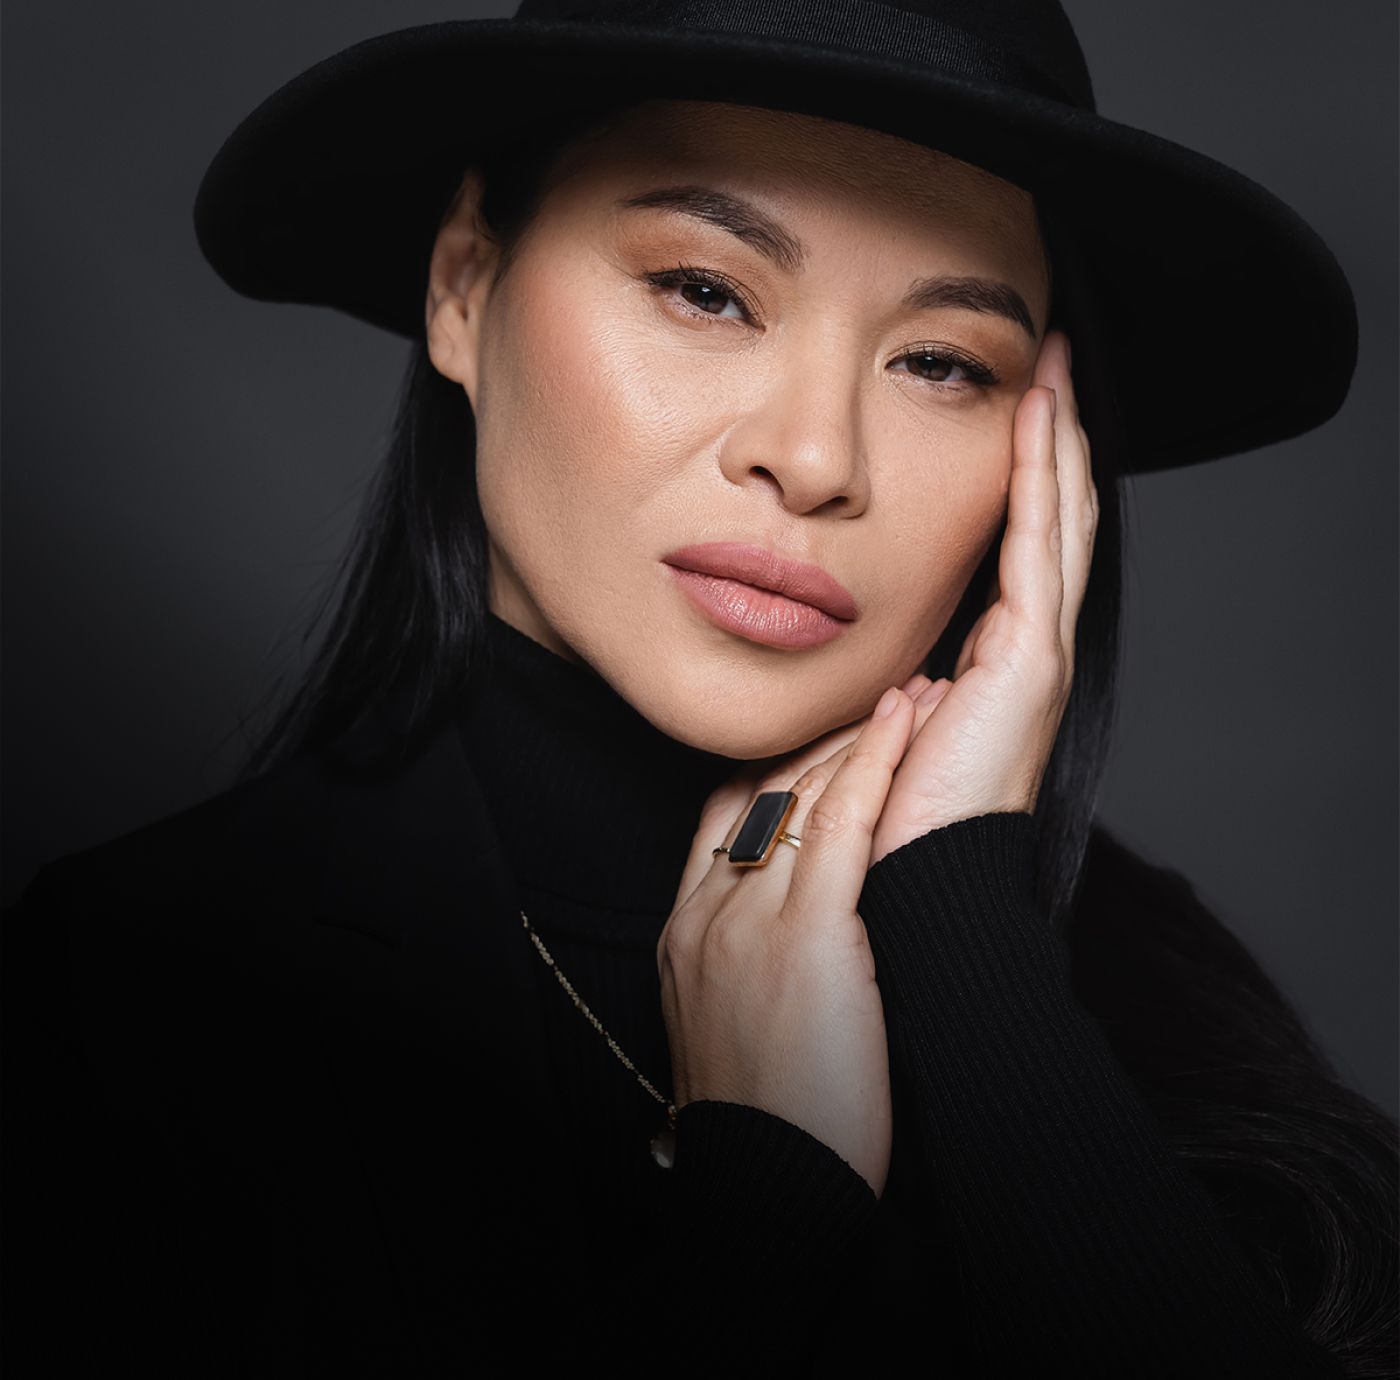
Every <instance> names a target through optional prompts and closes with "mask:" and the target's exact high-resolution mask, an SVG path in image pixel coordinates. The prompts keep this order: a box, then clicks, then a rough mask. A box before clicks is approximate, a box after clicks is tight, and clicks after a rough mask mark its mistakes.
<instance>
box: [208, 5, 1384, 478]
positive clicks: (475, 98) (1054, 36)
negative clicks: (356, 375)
mask: <svg viewBox="0 0 1400 1380" xmlns="http://www.w3.org/2000/svg"><path fill="white" fill-rule="evenodd" d="M655 98H669V99H691V100H717V101H728V102H733V103H736V104H742V105H755V106H765V107H769V108H772V109H781V110H791V111H796V112H801V113H806V114H811V115H819V116H824V117H827V118H829V119H834V120H841V121H845V122H848V123H851V124H857V125H864V126H868V127H870V128H873V129H878V130H882V131H884V132H886V133H890V134H894V135H898V136H900V137H902V138H905V139H909V140H912V141H913V142H916V143H920V144H925V145H928V146H930V147H933V148H937V149H941V150H943V151H944V152H946V153H949V154H951V155H953V156H954V157H957V158H961V159H963V160H965V161H967V162H969V163H975V164H978V165H979V166H982V167H984V168H986V169H988V170H989V171H991V172H993V173H995V174H997V175H998V176H1000V177H1002V178H1004V179H1006V180H1007V181H1010V182H1013V183H1016V184H1017V185H1019V186H1021V187H1023V188H1025V189H1026V190H1028V191H1029V192H1031V193H1032V194H1033V195H1034V196H1035V197H1036V198H1037V201H1038V203H1040V204H1041V205H1042V207H1046V208H1053V215H1054V218H1055V220H1056V223H1057V224H1062V225H1064V226H1065V227H1067V234H1068V236H1069V237H1070V238H1071V239H1072V241H1073V243H1074V244H1075V246H1076V250H1075V255H1076V260H1077V261H1078V262H1079V263H1081V264H1082V265H1083V266H1084V272H1085V273H1086V274H1087V275H1088V277H1089V279H1090V280H1091V286H1092V292H1093V297H1094V300H1095V303H1096V311H1097V313H1098V319H1099V321H1100V323H1101V326H1102V329H1103V331H1104V334H1105V336H1106V338H1107V339H1108V340H1110V341H1111V342H1112V351H1113V356H1114V361H1115V364H1114V366H1113V378H1112V386H1113V390H1114V393H1115V395H1116V400H1117V409H1118V413H1119V416H1120V419H1121V427H1122V433H1123V437H1124V446H1123V452H1124V454H1123V460H1122V465H1123V468H1124V469H1125V470H1128V471H1132V472H1142V471H1148V470H1161V469H1167V468H1171V467H1176V466H1182V465H1190V464H1194V463H1197V462H1200V461H1204V460H1211V459H1214V458H1217V457H1220V456H1225V455H1231V454H1237V453H1239V452H1241V451H1246V450H1251V449H1254V448H1256V447H1259V446H1263V445H1268V444H1270V443H1272V442H1277V441H1282V440H1286V439H1288V438H1289V437H1293V436H1298V435H1301V434H1302V433H1303V432H1306V431H1309V430H1311V429H1312V428H1314V427H1317V426H1320V425H1321V424H1322V423H1323V422H1325V421H1327V420H1328V418H1330V417H1331V416H1333V415H1334V414H1335V413H1336V411H1337V409H1338V408H1339V407H1340V406H1341V404H1342V402H1343V400H1344V399H1345V397H1346V394H1347V390H1348V388H1349V387H1350V384H1351V378H1352V375H1353V372H1354V370H1355V365H1356V350H1357V319H1356V307H1355V302H1354V300H1353V297H1352V293H1351V289H1350V287H1349V285H1348V283H1347V280H1346V277H1345V276H1344V274H1343V272H1342V270H1341V268H1340V266H1339V265H1338V263H1337V261H1336V258H1335V257H1334V256H1333V254H1332V253H1331V251H1330V250H1329V249H1328V247H1327V246H1326V244H1325V243H1324V242H1323V241H1322V239H1321V238H1320V237H1319V236H1318V234H1317V233H1316V232H1315V231H1314V230H1313V229H1312V228H1311V227H1310V226H1309V225H1308V224H1307V223H1306V222H1305V221H1304V220H1303V219H1302V218H1301V217H1300V216H1299V215H1298V214H1297V213H1296V212H1295V211H1293V210H1292V209H1291V208H1290V207H1289V206H1288V205H1286V204H1285V203H1284V202H1283V201H1281V200H1280V199H1279V198H1278V197H1276V196H1274V195H1273V194H1272V193H1271V192H1269V191H1268V190H1267V189H1266V188H1264V187H1262V186H1260V185H1259V184H1258V183H1257V182H1255V181H1253V180H1252V179H1250V178H1248V177H1246V176H1244V175H1243V174H1242V173H1239V172H1237V171H1236V170H1234V169H1232V168H1229V167H1227V166H1225V165H1224V164H1222V163H1220V162H1217V161H1216V160H1214V159H1212V158H1209V157H1207V156H1205V155H1204V154H1201V153H1197V152H1195V151H1193V150H1191V149H1188V148H1185V147H1183V146H1182V145H1180V144H1176V143H1173V142H1172V141H1170V140H1167V139H1163V138H1160V137H1158V136H1156V135H1154V134H1151V133H1148V132H1147V131H1145V130H1141V129H1136V128H1134V127H1132V126H1130V125H1125V124H1121V123H1119V122H1116V121H1113V120H1109V119H1106V118H1104V117H1103V116H1101V115H1099V114H1098V113H1097V110H1096V106H1095V101H1094V94H1093V88H1092V84H1091V80H1090V76H1089V72H1088V70H1087V67H1086V65H1085V62H1084V58H1083V54H1082V52H1081V50H1080V46H1079V42H1078V40H1077V38H1076V37H1075V34H1074V31H1073V28H1072V27H1071V25H1070V22H1069V20H1068V18H1067V17H1066V16H1065V14H1064V11H1063V10H1062V8H1061V6H1060V4H1059V0H977V2H976V3H971V2H970V0H961V2H959V0H904V2H903V3H877V2H876V0H617V2H616V3H611V4H608V3H603V4H597V3H595V4H586V5H581V4H577V3H569V0H522V3H521V4H520V6H519V8H518V10H517V11H516V14H515V17H514V18H512V19H477V20H460V21H451V22H445V23H436V24H425V25H419V26H416V27H413V28H407V29H400V30H397V31H395V32H392V33H386V34H383V35H380V36H379V37H376V38H371V39H367V40H365V41H363V42H360V43H356V44H354V45H352V46H351V47H349V48H346V49H344V50H343V51H341V52H338V53H336V54H334V55H333V56H331V57H328V58H326V59H324V60H323V61H321V62H319V63H317V64H316V65H315V66H313V67H311V68H309V69H308V70H307V71H305V72H303V73H301V74H300V75H299V76H297V77H295V78H294V79H292V80H291V81H289V82H287V83H286V84H285V85H284V86H282V87H281V88H280V89H279V90H277V91H275V92H273V93H272V94H271V95H270V96H269V97H268V98H267V99H266V100H264V101H263V102H262V104H261V105H259V106H258V107H257V108H256V109H255V110H254V111H252V113H251V114H249V115H248V116H247V117H246V118H245V119H244V120H243V121H242V122H241V123H240V124H239V125H238V127H237V128H236V129H235V130H234V131H233V133H232V134H231V135H230V136H229V137H228V139H227V140H225V142H224V144H223V146H222V147H221V148H220V149H219V150H218V152H217V154H216V155H215V156H214V158H213V161H212V162H211V163H210V165H209V167H208V169H207V170H206V172H205V174H204V177H203V180H202V182H201V184H200V187H199V190H198V194H197V196H196V198H195V205H194V220H195V231H196V235H197V237H198V240H199V244H200V248H201V249H202V251H203V253H204V255H205V257H206V258H207V259H208V261H209V263H210V264H211V265H212V266H213V267H214V269H215V270H216V271H217V272H218V273H219V275H220V276H221V277H222V278H223V279H224V281H225V282H227V283H228V284H229V285H230V286H231V287H232V288H234V289H235V290H236V291H238V292H240V293H242V294H244V295H246V296H248V297H252V298H256V299H259V300H262V301H277V302H301V303H315V304H321V305H325V306H330V307H334V308H336V309H338V310H341V311H344V312H348V313H350V314H351V315H353V316H355V317H358V318H360V319H362V320H365V321H368V322H371V323H372V324H374V325H376V326H380V327H383V328H385V329H387V330H390V331H394V332H396V333H398V334H401V335H405V336H408V337H410V338H413V337H416V336H419V335H421V334H422V332H423V329H424V324H423V313H424V297H425V292H426V283H427V265H428V259H429V255H430V252H431V249H432V244H433V241H434V238H435V236H436V233H437V229H438V226H439V224H440V221H441V217H442V214H443V212H444V211H445V209H446V207H447V204H448V202H449V201H450V199H451V197H452V195H453V193H454V192H455V191H456V189H457V187H458V186H459V184H460V182H461V178H462V175H463V173H464V171H465V170H466V168H467V167H469V166H470V165H471V164H472V162H473V161H474V159H475V158H477V157H479V156H480V155H481V154H482V152H483V151H484V150H485V149H486V148H487V147H488V146H489V144H490V142H491V140H492V139H493V137H496V136H494V135H493V131H497V132H499V131H505V130H510V131H512V132H514V131H516V130H517V129H518V128H519V123H520V120H521V118H522V116H524V117H525V118H526V120H527V121H528V122H532V123H534V124H537V125H541V126H544V125H558V124H559V123H560V122H569V121H572V120H575V119H577V118H578V117H579V115H580V112H582V111H585V110H587V109H589V108H591V107H600V106H602V107H605V106H608V105H611V104H615V103H618V102H620V101H622V100H624V99H625V100H636V101H641V100H646V99H655ZM1211 313H1218V316H1219V318H1220V319H1221V320H1222V324H1223V325H1224V327H1225V332H1228V334H1229V336H1230V346H1229V355H1230V360H1231V364H1230V378H1229V381H1228V386H1223V385H1222V386H1220V387H1213V386H1206V387H1198V388H1191V389H1180V388H1172V390H1171V405H1170V407H1165V408H1164V407H1163V406H1162V394H1163V390H1164V388H1166V387H1169V386H1170V380H1171V379H1172V378H1173V377H1174V376H1175V375H1176V374H1177V373H1178V371H1179V370H1180V367H1181V361H1182V360H1189V359H1191V358H1193V357H1199V356H1202V355H1204V356H1205V357H1206V358H1210V357H1211V355H1212V354H1213V353H1214V352H1215V348H1216V347H1215V344H1214V339H1213V338H1214V337H1218V336H1219V335H1220V334H1223V333H1225V332H1221V331H1219V330H1214V329H1212V328H1211V327H1210V326H1209V325H1207V326H1203V325H1202V322H1203V321H1207V322H1208V321H1209V319H1210V316H1211ZM1299 341H1306V342H1307V343H1308V347H1309V356H1310V359H1311V360H1312V361H1314V362H1313V363H1312V365H1311V366H1310V369H1309V373H1308V379H1307V384H1306V386H1305V387H1300V386H1298V384H1297V382H1296V371H1295V369H1294V368H1293V361H1294V359H1295V357H1296V351H1297V342H1299Z"/></svg>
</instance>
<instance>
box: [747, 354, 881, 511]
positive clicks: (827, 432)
mask: <svg viewBox="0 0 1400 1380" xmlns="http://www.w3.org/2000/svg"><path fill="white" fill-rule="evenodd" d="M832 349H833V342H831V341H830V340H828V341H825V342H822V341H819V340H817V339H815V338H813V339H811V340H810V341H808V342H807V343H806V344H805V345H803V346H801V347H799V346H794V348H793V349H792V350H791V351H789V352H787V354H786V355H785V357H784V358H782V359H780V360H774V361H773V364H774V368H773V369H772V371H771V373H770V374H769V376H768V378H767V380H766V382H765V385H764V386H762V387H760V388H756V389H755V390H754V393H753V394H752V398H751V400H750V404H749V406H748V408H747V410H746V411H745V412H744V414H743V416H742V417H741V419H740V420H739V421H738V422H737V423H736V424H735V425H733V426H731V427H730V428H729V431H728V433H727V435H726V436H725V440H724V444H723V447H722V449H721V452H720V465H721V468H722V469H723V471H724V474H725V476H726V478H728V479H729V480H730V482H731V483H734V484H740V485H746V484H752V483H766V484H770V485H772V486H773V488H774V489H775V490H776V492H777V496H778V498H779V499H780V501H781V502H782V504H783V506H784V507H785V508H786V509H787V510H788V511H789V512H792V513H817V512H821V511H829V512H830V514H831V515H832V516H836V517H855V516H856V515H857V514H858V513H861V512H863V511H864V510H865V507H866V504H867V503H868V502H869V497H870V493H869V473H868V468H867V465H866V460H865V451H864V441H863V437H862V432H861V397H860V379H859V376H858V372H857V367H856V366H855V365H854V364H852V365H851V367H850V368H849V370H846V371H844V372H841V373H837V372H836V371H834V370H833V366H832Z"/></svg>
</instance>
